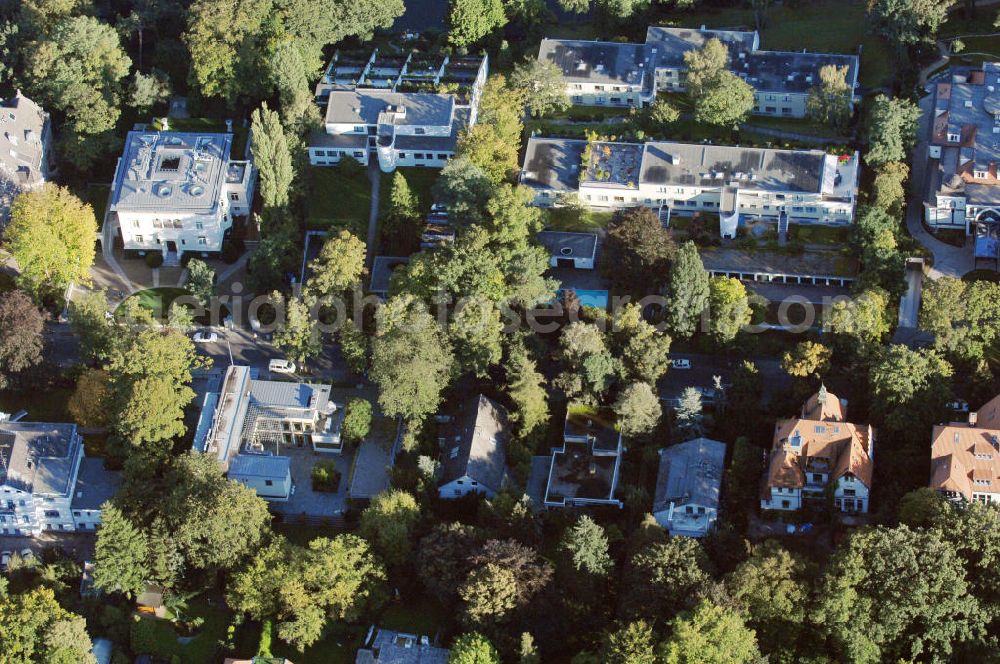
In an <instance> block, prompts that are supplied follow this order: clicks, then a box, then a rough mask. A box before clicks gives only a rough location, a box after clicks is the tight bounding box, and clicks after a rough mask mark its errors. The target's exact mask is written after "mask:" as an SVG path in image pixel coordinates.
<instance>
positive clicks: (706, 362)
mask: <svg viewBox="0 0 1000 664" xmlns="http://www.w3.org/2000/svg"><path fill="white" fill-rule="evenodd" d="M670 358H671V359H673V360H680V359H684V360H689V361H690V362H691V368H690V369H669V370H668V371H667V373H666V375H665V376H664V377H663V378H661V379H660V380H659V382H658V383H657V388H658V389H659V392H660V398H661V399H676V398H678V397H680V394H681V392H683V391H684V388H685V387H702V388H711V387H712V386H713V385H714V383H715V380H714V376H721V377H722V382H723V383H730V382H731V380H732V375H733V371H734V370H735V369H736V366H737V365H738V364H739V360H736V359H730V358H725V357H720V356H717V355H704V354H701V353H671V354H670ZM750 359H751V361H752V362H753V363H754V364H756V365H757V368H758V369H759V370H760V375H761V378H762V379H763V383H764V398H765V399H770V398H771V397H772V396H773V395H774V394H777V393H778V392H780V391H781V390H783V389H784V388H785V387H787V386H788V384H789V383H790V382H791V377H790V376H789V375H788V374H787V373H785V372H784V371H783V370H782V369H781V363H780V362H779V361H778V360H777V359H776V358H773V357H754V358H750Z"/></svg>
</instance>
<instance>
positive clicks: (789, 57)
mask: <svg viewBox="0 0 1000 664" xmlns="http://www.w3.org/2000/svg"><path fill="white" fill-rule="evenodd" d="M709 39H718V40H719V41H721V42H723V43H724V44H725V45H726V47H727V48H728V49H729V70H730V71H731V72H732V73H733V74H735V75H737V76H739V77H740V78H742V79H743V80H744V81H746V82H747V83H749V84H750V85H751V86H752V87H753V88H754V91H755V94H754V97H755V105H754V109H753V112H754V114H756V115H770V116H779V117H794V118H801V117H805V115H806V100H807V99H808V97H809V91H810V89H812V88H813V87H814V86H816V85H818V84H819V81H820V79H819V70H820V69H821V68H822V67H824V66H827V65H834V66H837V67H842V68H845V69H846V76H845V80H846V82H847V84H848V86H850V88H851V89H852V90H853V89H855V88H856V87H857V85H858V70H859V60H858V56H856V55H838V54H831V53H807V52H805V51H801V52H799V51H762V50H760V35H759V34H758V33H757V32H742V31H736V30H708V29H706V28H705V27H704V26H702V27H701V29H695V28H673V27H657V26H650V27H649V28H648V29H647V30H646V41H645V42H644V43H642V44H632V43H622V42H598V41H585V40H572V39H543V40H542V43H541V46H540V47H539V50H538V59H539V60H540V61H543V62H553V63H555V64H556V66H558V67H559V69H560V70H561V71H562V74H563V78H564V80H565V81H566V92H567V94H568V95H569V96H570V100H571V101H572V102H573V103H574V104H577V105H581V106H623V107H629V106H634V107H642V106H645V105H647V104H650V103H652V102H653V101H654V100H655V99H656V94H657V92H659V91H667V92H679V91H682V90H684V88H685V85H686V80H685V79H686V75H687V67H686V64H685V62H684V54H685V53H687V52H688V51H693V50H697V49H700V48H701V47H702V46H704V44H705V42H706V41H708V40H709ZM854 101H855V96H854V95H852V98H851V104H852V108H853V104H854Z"/></svg>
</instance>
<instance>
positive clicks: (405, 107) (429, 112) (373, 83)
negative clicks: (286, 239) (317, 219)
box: [309, 49, 489, 173]
mask: <svg viewBox="0 0 1000 664" xmlns="http://www.w3.org/2000/svg"><path fill="white" fill-rule="evenodd" d="M488 73H489V66H488V60H487V58H486V56H485V55H484V56H482V57H479V56H465V57H458V56H456V57H452V56H440V57H435V56H428V55H422V54H418V53H416V52H410V53H407V54H399V55H393V54H387V53H382V52H380V51H379V49H375V50H374V51H373V52H372V53H371V55H370V56H367V58H366V57H364V56H360V55H359V54H351V53H347V52H344V53H341V52H338V53H337V54H336V56H335V57H334V59H333V61H332V62H331V63H330V66H329V67H327V70H326V72H325V73H324V75H323V78H322V79H321V80H320V82H319V84H318V85H317V88H316V98H317V101H318V102H319V103H320V105H321V106H322V107H323V108H324V109H325V110H324V126H323V130H322V131H317V132H314V133H313V135H312V137H311V138H310V142H309V162H310V163H311V164H313V165H314V166H330V165H334V164H337V163H339V162H340V161H341V159H343V158H345V157H350V158H352V159H356V160H357V161H359V162H360V163H362V164H365V165H367V164H368V163H369V161H370V159H371V158H372V157H375V158H376V159H377V160H378V165H379V168H380V169H381V170H382V171H383V172H386V173H390V172H392V171H394V170H395V169H396V168H397V167H399V166H424V167H428V168H441V167H443V166H444V165H445V164H446V163H448V160H449V159H451V158H452V157H453V156H454V154H455V146H456V145H457V143H458V136H459V133H460V132H461V131H462V130H463V129H465V128H466V127H470V126H472V125H473V124H475V122H476V117H477V113H478V108H479V98H480V95H481V94H482V89H483V85H484V84H485V83H486V76H487V74H488Z"/></svg>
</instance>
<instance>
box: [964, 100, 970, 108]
mask: <svg viewBox="0 0 1000 664" xmlns="http://www.w3.org/2000/svg"><path fill="white" fill-rule="evenodd" d="M965 107H966V108H972V100H971V99H966V100H965Z"/></svg>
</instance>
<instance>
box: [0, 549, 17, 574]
mask: <svg viewBox="0 0 1000 664" xmlns="http://www.w3.org/2000/svg"><path fill="white" fill-rule="evenodd" d="M13 555H14V554H13V552H11V551H4V552H2V553H0V570H6V569H7V568H8V567H9V566H10V558H11V556H13Z"/></svg>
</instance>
